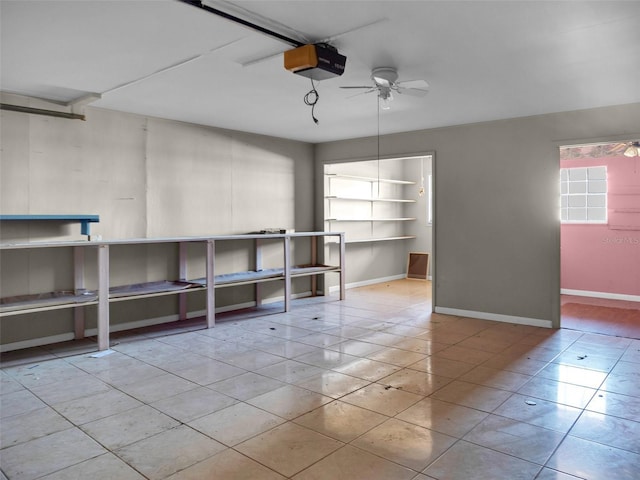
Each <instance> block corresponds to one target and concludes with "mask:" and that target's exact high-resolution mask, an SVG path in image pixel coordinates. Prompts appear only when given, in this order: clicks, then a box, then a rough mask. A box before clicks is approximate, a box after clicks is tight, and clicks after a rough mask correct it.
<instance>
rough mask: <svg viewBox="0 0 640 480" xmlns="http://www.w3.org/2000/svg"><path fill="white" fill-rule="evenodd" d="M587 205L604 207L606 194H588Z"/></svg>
mask: <svg viewBox="0 0 640 480" xmlns="http://www.w3.org/2000/svg"><path fill="white" fill-rule="evenodd" d="M587 206H589V207H606V206H607V196H606V195H589V196H588V197H587Z"/></svg>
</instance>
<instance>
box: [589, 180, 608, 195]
mask: <svg viewBox="0 0 640 480" xmlns="http://www.w3.org/2000/svg"><path fill="white" fill-rule="evenodd" d="M606 191H607V181H606V180H593V181H590V182H589V193H605V192H606Z"/></svg>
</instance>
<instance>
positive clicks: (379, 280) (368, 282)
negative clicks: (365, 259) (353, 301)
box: [329, 273, 407, 293]
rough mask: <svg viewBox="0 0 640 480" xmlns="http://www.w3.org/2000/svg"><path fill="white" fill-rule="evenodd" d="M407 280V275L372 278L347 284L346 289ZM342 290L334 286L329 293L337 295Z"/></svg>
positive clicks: (338, 286)
mask: <svg viewBox="0 0 640 480" xmlns="http://www.w3.org/2000/svg"><path fill="white" fill-rule="evenodd" d="M405 278H407V276H406V274H404V273H402V274H400V275H393V276H390V277H381V278H372V279H370V280H363V281H361V282H352V283H346V284H345V286H344V288H346V289H347V290H349V289H350V288H358V287H366V286H367V285H375V284H376V283H384V282H392V281H393V280H403V279H405ZM339 290H340V285H334V286H332V287H329V293H335V292H337V291H339Z"/></svg>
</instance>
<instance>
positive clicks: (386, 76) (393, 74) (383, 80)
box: [371, 67, 398, 87]
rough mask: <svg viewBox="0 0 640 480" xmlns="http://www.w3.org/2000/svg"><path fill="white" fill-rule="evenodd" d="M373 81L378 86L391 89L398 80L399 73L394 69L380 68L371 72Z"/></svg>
mask: <svg viewBox="0 0 640 480" xmlns="http://www.w3.org/2000/svg"><path fill="white" fill-rule="evenodd" d="M371 80H373V81H374V83H375V84H376V85H380V86H382V87H390V86H391V85H393V84H394V83H395V82H396V80H398V71H397V70H396V69H395V68H392V67H379V68H374V69H373V70H372V71H371Z"/></svg>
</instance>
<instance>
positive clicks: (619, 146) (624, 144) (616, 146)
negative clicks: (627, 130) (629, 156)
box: [610, 142, 631, 152]
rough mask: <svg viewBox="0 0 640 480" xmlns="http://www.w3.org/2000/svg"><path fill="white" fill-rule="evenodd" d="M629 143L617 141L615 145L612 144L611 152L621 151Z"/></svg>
mask: <svg viewBox="0 0 640 480" xmlns="http://www.w3.org/2000/svg"><path fill="white" fill-rule="evenodd" d="M629 145H631V143H629V142H627V143H618V144H616V145H613V146H612V147H611V150H610V151H611V152H622V151H623V150H626V149H627V147H628V146H629Z"/></svg>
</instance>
